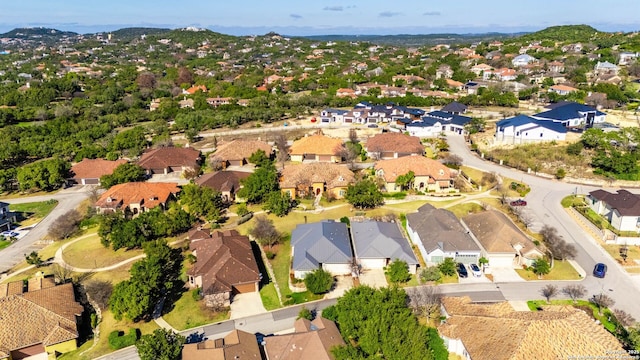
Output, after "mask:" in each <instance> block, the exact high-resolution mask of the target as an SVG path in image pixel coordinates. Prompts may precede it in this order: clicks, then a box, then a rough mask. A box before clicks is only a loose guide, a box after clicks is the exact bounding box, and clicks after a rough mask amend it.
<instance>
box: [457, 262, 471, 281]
mask: <svg viewBox="0 0 640 360" xmlns="http://www.w3.org/2000/svg"><path fill="white" fill-rule="evenodd" d="M456 270H457V271H458V276H459V277H461V278H466V277H468V276H469V273H468V272H467V268H466V266H464V264H463V263H458V265H456Z"/></svg>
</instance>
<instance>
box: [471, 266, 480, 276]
mask: <svg viewBox="0 0 640 360" xmlns="http://www.w3.org/2000/svg"><path fill="white" fill-rule="evenodd" d="M469 269H471V274H473V276H475V277H480V276H482V271H480V267H479V266H478V265H476V264H469Z"/></svg>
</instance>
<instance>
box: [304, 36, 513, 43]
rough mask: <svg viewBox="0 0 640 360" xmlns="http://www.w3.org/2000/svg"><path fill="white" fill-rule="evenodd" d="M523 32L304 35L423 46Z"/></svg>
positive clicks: (472, 40) (473, 40)
mask: <svg viewBox="0 0 640 360" xmlns="http://www.w3.org/2000/svg"><path fill="white" fill-rule="evenodd" d="M522 34H524V33H516V34H504V33H484V34H424V35H407V34H403V35H316V36H304V37H303V38H305V39H310V40H316V41H365V42H370V43H373V44H379V45H395V46H423V45H437V44H460V43H471V42H477V41H488V40H500V39H506V38H513V37H516V36H518V35H522Z"/></svg>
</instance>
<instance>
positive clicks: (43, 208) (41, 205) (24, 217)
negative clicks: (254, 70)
mask: <svg viewBox="0 0 640 360" xmlns="http://www.w3.org/2000/svg"><path fill="white" fill-rule="evenodd" d="M56 205H58V201H57V200H49V201H41V202H32V203H24V204H11V205H9V210H10V211H12V212H15V213H18V222H19V223H20V226H29V225H33V224H36V223H38V222H40V220H42V219H44V218H45V216H47V215H49V213H50V212H51V211H52V210H53V209H54V208H55V207H56Z"/></svg>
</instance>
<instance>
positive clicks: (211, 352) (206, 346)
mask: <svg viewBox="0 0 640 360" xmlns="http://www.w3.org/2000/svg"><path fill="white" fill-rule="evenodd" d="M203 359H214V360H233V359H255V360H261V359H262V357H261V355H260V346H259V345H258V340H257V339H256V335H255V334H252V333H248V332H246V331H242V330H238V329H234V330H231V332H230V333H228V334H227V335H226V336H225V337H223V338H222V339H215V340H205V341H202V342H199V343H191V344H185V345H184V347H183V348H182V360H203Z"/></svg>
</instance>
